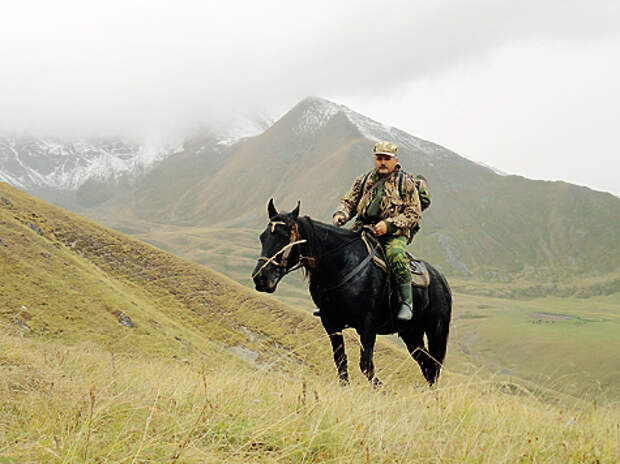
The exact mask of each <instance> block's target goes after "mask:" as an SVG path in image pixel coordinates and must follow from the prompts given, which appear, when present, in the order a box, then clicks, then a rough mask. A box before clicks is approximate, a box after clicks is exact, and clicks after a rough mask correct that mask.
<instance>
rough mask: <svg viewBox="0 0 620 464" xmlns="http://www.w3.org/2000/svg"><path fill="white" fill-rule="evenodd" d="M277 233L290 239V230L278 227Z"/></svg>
mask: <svg viewBox="0 0 620 464" xmlns="http://www.w3.org/2000/svg"><path fill="white" fill-rule="evenodd" d="M275 233H276V234H278V235H280V236H281V237H288V230H286V229H285V228H284V227H276V231H275Z"/></svg>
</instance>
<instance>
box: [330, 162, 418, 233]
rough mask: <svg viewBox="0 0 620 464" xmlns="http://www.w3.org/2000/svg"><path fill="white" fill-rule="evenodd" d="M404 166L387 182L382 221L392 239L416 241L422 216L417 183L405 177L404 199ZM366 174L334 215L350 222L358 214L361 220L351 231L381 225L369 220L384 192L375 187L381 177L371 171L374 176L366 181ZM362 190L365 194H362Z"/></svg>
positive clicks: (395, 171) (359, 179)
mask: <svg viewBox="0 0 620 464" xmlns="http://www.w3.org/2000/svg"><path fill="white" fill-rule="evenodd" d="M399 171H400V166H397V167H396V169H395V170H394V171H392V172H391V173H390V174H389V175H388V178H387V179H386V180H385V184H384V187H383V198H382V199H381V203H380V213H379V220H381V219H383V220H384V221H385V223H386V225H387V228H388V234H390V235H395V236H398V235H403V236H405V237H407V239H408V240H409V241H411V239H412V238H413V233H412V230H413V229H414V228H415V226H416V225H417V224H418V221H419V220H420V217H421V215H422V208H421V206H420V198H419V195H418V189H417V188H416V180H415V178H413V177H412V176H410V175H408V174H405V173H402V176H403V179H402V195H401V194H400V192H399V187H398V184H399V176H400V175H401V174H399ZM365 178H366V174H362V175H361V176H359V177H358V178H357V179H355V181H354V182H353V186H352V187H351V189H350V190H349V191H348V192H347V194H346V195H345V196H344V197H343V198H342V200H341V201H340V203H339V204H338V208H337V209H336V211H335V212H334V215H336V214H338V213H340V214H343V215H344V217H345V220H346V221H348V220H350V219H351V218H352V217H354V216H355V215H356V214H357V219H356V221H355V223H354V225H353V227H352V229H351V230H353V231H359V230H361V228H362V226H363V225H364V224H368V223H372V222H378V221H372V220H369V218H366V216H365V214H366V210H367V209H368V206H369V205H370V204H371V202H372V200H373V198H374V197H375V195H377V194H381V192H377V189H375V188H374V187H375V185H376V183H377V181H379V179H380V176H379V174H378V173H377V171H376V170H373V171H371V173H370V175H369V176H368V178H367V179H366V184H365V185H362V184H364V179H365ZM362 187H363V189H364V191H363V192H362V191H361V190H362Z"/></svg>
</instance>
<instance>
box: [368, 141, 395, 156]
mask: <svg viewBox="0 0 620 464" xmlns="http://www.w3.org/2000/svg"><path fill="white" fill-rule="evenodd" d="M372 151H373V153H374V154H375V155H388V156H396V152H397V151H398V145H396V144H395V143H392V142H385V141H382V142H377V143H375V148H373V150H372Z"/></svg>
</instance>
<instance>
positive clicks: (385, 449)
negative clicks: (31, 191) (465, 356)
mask: <svg viewBox="0 0 620 464" xmlns="http://www.w3.org/2000/svg"><path fill="white" fill-rule="evenodd" d="M0 266H1V267H0V272H1V274H0V275H1V276H2V278H1V279H0V285H1V287H0V395H1V397H2V398H3V401H2V403H1V404H0V462H8V463H18V462H19V463H22V462H93V463H95V462H188V463H189V462H231V463H232V462H234V463H237V462H274V461H281V462H317V463H319V462H331V463H349V462H415V461H424V462H428V461H437V462H463V461H475V462H489V463H491V462H493V463H497V462H515V461H519V460H521V461H522V462H584V461H587V462H589V461H596V460H598V461H599V462H616V461H617V459H618V458H620V446H619V441H618V438H619V436H620V429H619V428H618V425H617V424H618V423H620V412H619V411H618V405H617V403H613V402H611V403H607V405H606V406H600V405H598V406H597V405H596V404H595V403H593V402H590V401H583V400H575V399H574V398H572V397H571V396H567V395H564V394H563V393H562V392H558V391H557V389H556V391H553V390H551V389H549V388H547V387H548V386H545V385H543V386H536V385H533V384H528V383H525V382H515V381H508V380H506V379H505V378H499V377H498V378H488V377H486V376H480V375H476V374H474V375H468V376H466V377H465V376H462V375H460V374H458V373H456V372H455V371H454V370H453V369H452V368H451V367H450V363H449V364H448V366H447V368H446V370H445V373H444V376H443V377H442V378H441V379H440V382H439V385H438V387H437V388H436V389H434V390H429V389H428V388H427V387H426V385H425V384H424V383H423V382H422V380H421V376H420V375H419V373H418V369H417V367H416V366H415V365H414V363H413V361H412V360H411V359H410V358H409V357H408V356H407V355H406V354H405V352H404V350H403V349H401V348H400V347H397V346H396V345H395V344H393V343H391V342H388V341H386V340H385V339H382V340H380V341H379V343H378V344H377V357H376V364H377V370H378V375H379V376H380V377H382V379H383V380H384V381H385V382H386V385H387V387H386V388H385V389H384V390H383V391H382V392H375V391H373V390H372V389H371V388H370V386H369V385H368V384H367V382H366V381H365V380H364V379H363V378H362V376H361V374H359V372H358V371H357V369H355V364H356V362H355V361H356V356H355V354H354V353H352V352H353V351H354V349H352V348H355V347H356V342H355V337H353V336H351V334H350V333H349V334H348V335H347V343H348V346H349V354H350V360H351V362H350V365H351V367H352V368H351V373H352V374H353V375H352V380H353V382H352V386H351V387H350V388H347V389H342V388H340V387H338V386H337V382H336V380H335V373H334V368H333V366H332V361H331V353H330V349H329V346H328V345H329V344H328V342H327V339H326V337H325V336H324V335H323V334H322V329H321V328H320V327H319V324H318V321H317V320H316V319H313V318H312V317H311V316H310V315H308V314H307V313H306V312H304V311H301V310H297V309H295V308H292V307H289V306H287V305H285V304H282V303H280V302H278V301H276V300H274V299H272V298H268V297H264V296H262V295H259V294H257V293H256V292H253V291H251V290H249V289H246V288H244V287H242V286H240V285H238V284H236V283H234V282H233V281H231V280H229V279H227V278H225V277H223V276H222V275H220V274H217V273H215V272H213V271H210V270H209V269H207V268H205V267H202V266H200V265H198V264H194V263H190V262H187V261H184V260H182V259H180V258H178V257H175V256H173V255H170V254H168V253H166V252H163V251H161V250H158V249H156V248H154V247H152V246H150V245H147V244H144V243H141V242H138V241H136V240H134V239H131V238H128V237H125V236H123V235H122V234H120V233H118V232H113V231H111V230H109V229H106V228H104V227H101V226H99V225H97V224H95V223H93V222H91V221H89V220H86V219H84V218H81V217H79V216H77V215H74V214H71V213H68V212H65V211H63V210H60V209H58V208H55V207H53V206H51V205H48V204H46V203H44V202H42V201H40V200H37V199H35V198H33V197H30V196H28V195H25V194H23V193H21V192H19V191H18V190H16V189H14V188H11V187H9V186H8V185H6V184H0ZM472 298H473V297H472ZM476 298H477V297H476ZM475 304H476V301H467V302H464V303H463V305H462V306H461V304H460V303H458V305H459V307H462V309H460V310H457V314H458V313H459V312H460V313H461V315H460V316H459V317H457V321H459V320H463V319H464V320H469V319H468V317H467V315H468V314H470V312H469V311H470V310H473V308H474V306H475ZM478 309H480V308H478ZM602 315H603V314H601V316H602ZM459 324H460V323H459ZM461 327H463V328H465V325H462V326H461ZM459 331H462V329H458V330H457V331H456V332H457V338H455V339H454V340H453V341H452V343H451V346H450V349H449V353H448V358H449V360H450V359H453V360H455V361H456V360H457V359H459V357H460V356H461V355H460V354H459V353H460V349H459V346H458V345H457V343H459V342H458V340H459V338H458V332H459ZM465 348H466V349H467V348H468V347H467V346H466V347H465ZM469 348H471V346H470V347H469ZM556 386H557V385H556ZM560 390H562V388H560ZM567 392H568V393H571V392H570V391H567Z"/></svg>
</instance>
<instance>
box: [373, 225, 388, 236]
mask: <svg viewBox="0 0 620 464" xmlns="http://www.w3.org/2000/svg"><path fill="white" fill-rule="evenodd" d="M385 234H387V224H386V223H385V221H381V222H378V223H377V224H375V235H376V236H377V237H380V236H381V235H385Z"/></svg>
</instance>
